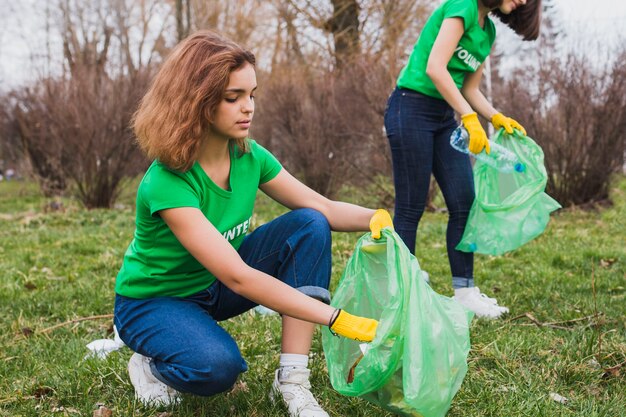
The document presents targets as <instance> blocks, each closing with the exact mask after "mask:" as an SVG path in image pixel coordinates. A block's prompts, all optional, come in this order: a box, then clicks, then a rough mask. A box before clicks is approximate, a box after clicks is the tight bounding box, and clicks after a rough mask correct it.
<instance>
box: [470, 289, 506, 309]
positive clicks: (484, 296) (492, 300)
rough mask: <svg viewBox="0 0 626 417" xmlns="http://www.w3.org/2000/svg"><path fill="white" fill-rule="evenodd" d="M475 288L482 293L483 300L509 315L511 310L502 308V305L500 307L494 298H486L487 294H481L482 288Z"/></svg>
mask: <svg viewBox="0 0 626 417" xmlns="http://www.w3.org/2000/svg"><path fill="white" fill-rule="evenodd" d="M474 288H476V291H478V292H479V293H480V296H481V297H482V298H483V299H484V300H485V301H486V302H488V303H491V304H492V305H494V306H498V307H500V308H501V309H502V310H503V311H504V312H505V313H508V312H509V308H508V307H504V306H500V305H498V300H496V299H495V298H492V297H488V296H486V295H485V294H483V293H482V292H480V288H478V287H474Z"/></svg>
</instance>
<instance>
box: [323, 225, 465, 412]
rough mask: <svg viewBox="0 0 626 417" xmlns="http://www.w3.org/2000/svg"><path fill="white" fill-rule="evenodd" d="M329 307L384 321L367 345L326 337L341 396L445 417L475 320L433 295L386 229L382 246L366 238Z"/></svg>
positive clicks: (333, 380)
mask: <svg viewBox="0 0 626 417" xmlns="http://www.w3.org/2000/svg"><path fill="white" fill-rule="evenodd" d="M332 305H336V306H341V307H342V308H345V309H346V311H349V312H350V313H351V314H356V315H359V316H364V317H371V318H375V319H377V320H379V325H378V329H377V332H376V338H375V339H374V340H373V341H372V342H371V343H369V344H360V343H359V342H357V341H354V340H351V339H347V338H341V337H335V336H333V335H332V334H331V333H330V332H329V331H325V332H323V336H322V342H323V346H324V353H325V355H326V362H327V365H328V372H329V376H330V381H331V383H332V385H333V387H334V388H335V389H336V390H337V391H338V392H340V393H341V394H344V395H350V396H361V397H363V398H364V399H366V400H368V401H371V402H373V403H376V404H378V405H380V406H381V407H383V408H385V409H387V410H390V411H392V412H395V413H397V414H399V415H403V416H424V417H439V416H444V415H445V414H446V412H447V410H448V409H449V407H450V404H451V402H452V398H453V397H454V395H455V394H456V392H457V391H458V390H459V388H460V386H461V382H462V381H463V378H464V377H465V374H466V372H467V355H468V353H469V349H470V339H469V325H470V322H471V320H472V317H473V313H471V312H470V311H468V310H466V309H465V308H464V307H462V306H461V305H460V304H458V303H457V302H455V301H454V300H452V299H451V298H448V297H444V296H442V295H439V294H437V293H436V292H435V291H433V290H432V289H431V288H430V286H429V285H428V284H427V283H426V282H425V281H424V280H423V279H422V271H421V270H420V267H419V263H418V261H417V259H416V258H415V257H414V256H413V255H412V254H411V253H410V252H409V249H408V248H407V247H406V245H405V244H404V243H403V242H402V240H401V239H400V237H399V236H398V235H397V234H396V233H395V232H393V231H391V230H389V229H383V230H382V236H381V238H380V239H379V240H374V239H373V238H372V237H371V234H370V233H367V234H365V235H364V236H363V237H361V239H360V240H359V241H358V242H357V245H356V248H355V250H354V253H353V254H352V256H351V258H350V259H349V260H348V264H347V266H346V269H345V271H344V273H343V276H342V278H341V281H340V283H339V286H338V288H337V290H336V291H335V294H334V295H333V300H332ZM361 346H364V347H365V348H366V350H365V354H363V353H362V350H361Z"/></svg>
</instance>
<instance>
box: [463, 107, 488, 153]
mask: <svg viewBox="0 0 626 417" xmlns="http://www.w3.org/2000/svg"><path fill="white" fill-rule="evenodd" d="M461 122H462V123H463V126H464V127H465V129H466V130H467V133H468V134H469V146H468V148H469V151H470V152H471V153H474V154H477V153H481V152H482V150H483V149H484V150H485V152H487V153H489V152H491V148H490V147H489V139H487V134H486V133H485V129H483V127H482V126H481V124H480V122H479V121H478V115H477V114H476V113H467V114H464V115H463V116H461Z"/></svg>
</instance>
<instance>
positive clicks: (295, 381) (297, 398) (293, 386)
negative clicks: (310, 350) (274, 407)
mask: <svg viewBox="0 0 626 417" xmlns="http://www.w3.org/2000/svg"><path fill="white" fill-rule="evenodd" d="M310 374H311V371H310V370H309V369H308V368H291V369H289V370H283V372H281V371H280V369H277V370H276V372H275V374H274V383H273V384H272V392H271V393H270V398H271V399H272V400H274V401H276V397H277V396H278V395H280V396H282V399H283V402H284V404H285V405H286V406H287V408H288V409H289V417H329V416H328V413H327V412H326V411H324V409H323V408H322V407H320V405H319V404H318V402H317V400H316V399H315V397H313V394H311V391H310V389H311V383H310V382H309V375H310Z"/></svg>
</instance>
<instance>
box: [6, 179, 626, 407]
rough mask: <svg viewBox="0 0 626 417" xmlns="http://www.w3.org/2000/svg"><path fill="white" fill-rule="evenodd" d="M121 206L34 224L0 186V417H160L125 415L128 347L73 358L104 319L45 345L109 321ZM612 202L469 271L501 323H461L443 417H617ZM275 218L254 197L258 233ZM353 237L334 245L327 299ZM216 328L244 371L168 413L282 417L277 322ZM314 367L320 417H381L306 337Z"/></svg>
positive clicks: (624, 267) (430, 222) (621, 285)
mask: <svg viewBox="0 0 626 417" xmlns="http://www.w3.org/2000/svg"><path fill="white" fill-rule="evenodd" d="M132 194H133V190H132V189H131V190H129V191H128V192H127V193H125V194H124V196H123V197H122V199H121V201H120V204H118V206H117V208H116V209H112V210H92V211H87V210H84V209H82V208H80V206H79V205H78V203H76V202H74V201H72V200H64V201H63V203H64V211H62V212H46V210H44V208H45V207H46V206H47V203H48V201H47V200H46V199H44V198H43V197H41V196H40V195H39V193H38V190H37V187H36V186H34V185H33V184H30V183H25V182H2V183H0V270H1V271H2V274H1V275H0V328H2V329H3V330H2V332H0V347H1V348H0V416H48V415H55V416H60V415H65V416H91V415H92V413H93V410H95V409H97V408H98V407H99V405H101V404H102V405H104V406H106V407H107V408H109V409H111V410H113V415H114V416H154V415H158V414H159V412H160V411H162V410H157V409H151V408H144V407H142V406H141V405H140V404H139V403H137V402H136V401H135V400H134V398H133V390H132V386H131V384H130V382H129V379H128V376H127V372H126V364H127V361H128V358H129V357H130V355H131V352H130V351H129V350H128V349H127V348H125V349H123V350H121V351H118V352H115V353H113V354H111V355H110V356H109V357H108V358H107V359H105V360H98V359H85V355H86V353H87V349H86V348H85V345H86V344H87V343H89V342H90V341H92V340H94V339H98V338H105V337H110V336H111V331H112V323H111V320H110V319H93V320H85V321H82V322H76V323H71V324H67V325H63V326H60V327H57V328H55V329H53V330H50V331H48V332H44V331H43V330H45V329H48V328H50V327H52V326H55V325H58V324H60V323H64V322H67V321H70V320H72V319H76V318H81V317H89V316H93V315H103V314H110V313H112V310H113V295H114V294H113V287H114V279H115V275H116V274H117V271H118V269H119V267H120V262H121V260H122V256H123V253H124V251H125V250H126V247H127V245H128V243H129V242H130V240H131V237H132V233H133V228H134V225H133V195H132ZM361 197H362V196H359V195H354V194H351V195H348V196H347V197H346V199H347V200H352V201H356V200H357V199H358V198H361ZM612 198H613V200H614V202H615V205H614V206H613V207H610V208H608V209H603V210H602V211H579V210H568V211H563V212H561V213H558V214H557V215H555V216H553V219H552V221H551V223H550V225H549V227H548V229H547V230H546V232H545V233H544V234H543V235H542V236H541V237H539V238H538V239H536V240H535V241H533V242H531V243H529V244H527V245H526V246H524V247H522V248H520V249H518V250H517V251H514V252H513V253H510V254H507V255H505V256H501V257H489V256H477V260H476V271H477V283H478V285H480V286H481V287H483V289H484V290H485V291H486V292H488V293H491V294H494V295H496V296H497V297H498V299H499V300H500V301H501V303H502V304H504V305H507V306H509V307H510V308H511V313H510V315H509V316H508V318H505V319H504V320H498V321H493V322H489V321H483V320H474V322H473V324H472V331H471V335H472V351H471V352H470V357H469V372H468V374H467V377H466V379H465V381H464V383H463V385H462V387H461V390H460V391H459V393H458V394H457V396H456V397H455V398H454V401H453V404H452V408H451V409H450V412H449V414H448V415H449V416H588V417H590V416H607V417H608V416H621V415H626V412H625V411H624V410H626V393H625V390H624V386H626V378H625V376H624V375H626V365H624V363H625V362H626V327H625V323H624V320H625V317H626V300H625V297H626V289H625V287H626V244H625V243H626V242H625V240H624V238H625V236H626V220H625V219H626V179H624V178H620V179H618V181H616V185H615V187H614V188H613V190H612ZM280 212H282V208H280V207H278V206H277V205H275V204H273V203H271V202H269V201H268V200H267V199H266V198H262V197H260V198H259V203H258V207H257V214H256V216H255V223H256V224H260V223H263V222H265V221H267V220H269V219H271V218H272V217H274V216H276V215H278V214H279V213H280ZM445 224H446V215H445V214H441V213H427V214H426V215H425V217H424V219H423V220H422V225H421V228H420V232H419V234H418V239H419V241H418V245H417V247H418V248H419V252H418V254H417V256H418V259H419V260H420V263H421V265H422V267H423V268H424V269H425V270H427V271H428V272H429V273H430V276H431V283H432V286H433V287H434V288H435V289H436V290H437V291H438V292H440V293H442V294H447V295H450V294H451V293H452V287H451V285H450V279H449V267H448V263H447V257H446V253H445V246H444V233H445ZM358 237H359V234H348V233H343V234H335V235H334V243H333V245H334V246H333V254H334V269H333V284H332V285H333V286H335V285H336V284H337V282H338V281H339V278H340V276H341V271H342V268H343V266H344V265H345V262H346V261H347V259H348V257H349V256H350V254H351V250H352V248H353V247H354V244H355V242H356V240H357V238H358ZM594 290H595V295H594ZM526 313H529V314H528V315H525V314H526ZM596 313H597V315H596ZM581 318H582V320H578V319H581ZM533 320H534V321H535V323H536V324H533ZM543 323H556V324H552V325H541V326H540V324H543ZM225 327H226V328H227V329H228V330H229V331H230V332H232V333H233V334H235V335H236V339H237V340H238V342H239V345H240V348H241V351H242V353H243V355H244V357H245V358H246V360H247V361H248V363H249V365H250V371H249V372H247V373H245V374H244V375H243V376H242V377H241V379H240V383H239V385H238V389H236V390H234V391H232V392H230V393H228V394H223V395H217V396H215V397H212V398H197V397H192V396H186V397H185V398H184V401H183V402H182V404H181V405H180V406H178V407H176V408H173V409H170V410H165V411H169V412H170V413H171V414H170V415H172V416H173V415H175V416H180V417H186V416H189V417H191V416H227V415H228V416H231V417H235V416H263V417H266V416H285V415H286V411H285V409H283V408H282V407H281V406H279V405H274V404H272V403H271V402H270V400H269V399H268V396H267V392H268V390H269V388H270V384H271V373H272V371H273V369H275V367H276V365H277V362H278V355H277V353H278V346H279V320H278V319H277V318H276V317H267V316H260V315H257V314H255V313H254V312H250V313H246V314H244V315H242V316H240V317H238V318H236V319H233V320H230V321H228V322H227V323H226V324H225ZM312 356H313V359H312V361H311V362H312V371H313V375H312V379H313V385H314V388H315V390H314V391H315V393H316V395H317V396H318V398H319V399H320V402H321V403H322V404H323V406H324V407H325V408H326V410H328V412H329V413H330V415H331V416H350V417H353V416H388V415H390V414H388V413H386V412H384V411H382V410H381V409H380V408H378V407H376V406H374V405H371V404H369V403H367V402H366V401H364V400H361V399H359V398H348V397H343V396H341V395H340V394H338V393H336V392H335V391H334V390H333V389H332V387H331V385H330V382H329V380H328V377H327V374H326V371H325V364H324V360H323V351H322V346H321V337H320V334H319V332H318V334H317V335H316V338H315V341H314V346H313V351H312ZM551 393H556V394H559V395H561V396H563V397H566V398H567V399H568V401H567V403H566V404H562V403H559V402H557V401H555V400H553V399H552V398H551Z"/></svg>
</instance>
